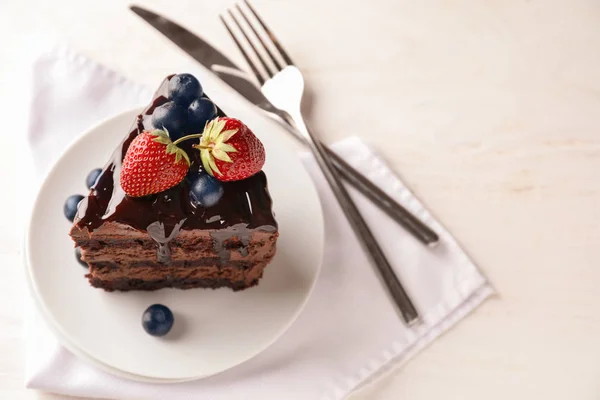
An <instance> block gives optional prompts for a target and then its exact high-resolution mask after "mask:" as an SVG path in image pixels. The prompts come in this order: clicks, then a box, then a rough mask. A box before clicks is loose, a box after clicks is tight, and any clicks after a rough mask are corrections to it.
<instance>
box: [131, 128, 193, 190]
mask: <svg viewBox="0 0 600 400" xmlns="http://www.w3.org/2000/svg"><path fill="white" fill-rule="evenodd" d="M189 166H190V159H189V157H188V155H187V154H186V153H185V151H183V150H182V149H181V148H179V147H177V144H176V143H173V142H171V139H170V138H169V133H168V132H167V131H164V130H154V131H152V132H149V131H144V132H142V133H140V134H139V135H137V136H136V137H135V139H133V141H132V142H131V144H130V145H129V148H128V149H127V153H126V154H125V158H124V159H123V165H122V166H121V175H120V177H121V187H122V188H123V190H124V191H125V193H127V194H128V195H129V196H132V197H141V196H147V195H149V194H154V193H159V192H162V191H164V190H167V189H169V188H172V187H173V186H175V185H177V184H178V183H179V182H181V181H182V180H183V178H184V177H185V175H186V174H187V171H188V169H189Z"/></svg>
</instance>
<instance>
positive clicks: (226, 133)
mask: <svg viewBox="0 0 600 400" xmlns="http://www.w3.org/2000/svg"><path fill="white" fill-rule="evenodd" d="M237 131H238V130H237V129H229V130H226V131H223V132H221V134H220V135H219V137H218V139H217V143H218V142H221V143H225V142H226V141H228V140H229V139H231V138H232V137H233V135H235V134H236V133H237Z"/></svg>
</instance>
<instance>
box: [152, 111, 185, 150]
mask: <svg viewBox="0 0 600 400" xmlns="http://www.w3.org/2000/svg"><path fill="white" fill-rule="evenodd" d="M186 120H187V110H186V109H185V108H183V107H179V106H178V105H176V104H175V103H173V102H172V101H170V102H168V103H165V104H163V105H162V106H160V107H156V109H155V110H154V112H153V113H152V125H153V126H154V128H156V129H166V130H167V131H169V136H170V137H171V140H176V139H179V138H180V137H181V135H182V134H183V127H184V126H185V122H186Z"/></svg>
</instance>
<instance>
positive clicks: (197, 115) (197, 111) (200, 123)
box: [186, 97, 217, 133]
mask: <svg viewBox="0 0 600 400" xmlns="http://www.w3.org/2000/svg"><path fill="white" fill-rule="evenodd" d="M187 112H188V120H187V125H186V131H187V132H190V133H199V132H202V131H203V130H204V126H205V125H206V123H207V122H208V121H210V120H211V119H214V118H216V117H217V106H215V103H213V102H212V101H211V100H210V99H207V98H205V97H203V98H201V99H199V100H194V101H193V102H192V104H190V106H189V108H188V111H187Z"/></svg>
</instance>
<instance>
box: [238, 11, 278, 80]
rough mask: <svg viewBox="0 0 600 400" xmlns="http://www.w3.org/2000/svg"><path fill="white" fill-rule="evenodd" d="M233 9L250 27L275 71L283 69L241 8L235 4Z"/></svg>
mask: <svg viewBox="0 0 600 400" xmlns="http://www.w3.org/2000/svg"><path fill="white" fill-rule="evenodd" d="M235 7H236V8H237V10H238V12H239V13H240V14H241V16H242V18H244V20H245V21H246V24H247V25H248V26H249V27H250V29H252V32H254V35H255V36H256V38H257V39H258V41H259V42H260V44H261V45H262V47H263V48H264V49H265V52H266V53H267V54H268V55H269V57H270V58H271V61H273V64H274V65H275V67H276V68H277V70H278V71H281V70H282V69H283V66H282V65H281V63H280V62H279V61H278V60H277V58H275V56H274V55H273V53H271V50H269V48H268V47H267V45H266V44H265V42H264V41H263V39H262V37H261V36H260V35H259V34H258V32H257V31H256V29H255V28H254V25H253V24H252V23H251V22H250V20H249V19H248V17H247V16H246V13H245V12H244V10H242V7H240V5H239V4H236V5H235Z"/></svg>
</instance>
